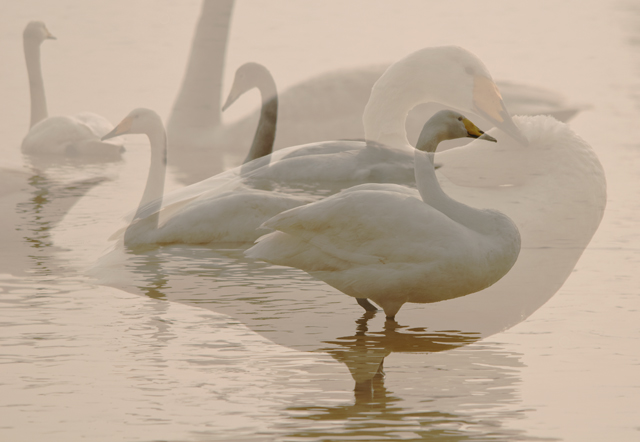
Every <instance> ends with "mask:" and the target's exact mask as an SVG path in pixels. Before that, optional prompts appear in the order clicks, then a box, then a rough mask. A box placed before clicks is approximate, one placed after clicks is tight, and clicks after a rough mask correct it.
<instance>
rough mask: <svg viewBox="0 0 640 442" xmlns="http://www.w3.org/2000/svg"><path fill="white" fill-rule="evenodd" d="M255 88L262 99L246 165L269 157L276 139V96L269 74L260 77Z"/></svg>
mask: <svg viewBox="0 0 640 442" xmlns="http://www.w3.org/2000/svg"><path fill="white" fill-rule="evenodd" d="M256 87H257V88H258V90H259V91H260V96H261V97H262V108H261V110H260V121H259V122H258V128H257V129H256V134H255V136H254V137H253V143H252V144H251V150H249V154H248V155H247V157H246V158H245V160H244V162H245V163H248V162H249V161H251V160H255V159H256V158H260V157H263V156H265V155H269V154H270V153H271V152H273V143H274V141H275V139H276V124H277V120H278V94H277V92H276V84H275V82H274V81H273V77H271V75H270V74H267V75H265V76H260V77H259V80H258V81H257V84H256Z"/></svg>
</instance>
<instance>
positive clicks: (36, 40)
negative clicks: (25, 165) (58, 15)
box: [21, 21, 124, 158]
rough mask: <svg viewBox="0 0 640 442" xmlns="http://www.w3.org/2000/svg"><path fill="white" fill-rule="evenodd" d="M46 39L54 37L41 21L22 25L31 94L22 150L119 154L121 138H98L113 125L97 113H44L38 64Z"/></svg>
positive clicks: (95, 154) (101, 155)
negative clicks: (26, 129)
mask: <svg viewBox="0 0 640 442" xmlns="http://www.w3.org/2000/svg"><path fill="white" fill-rule="evenodd" d="M47 39H55V37H54V36H53V35H51V33H49V31H48V30H47V28H46V26H45V25H44V23H42V22H41V21H32V22H29V24H27V26H26V28H25V29H24V33H23V41H24V55H25V60H26V63H27V73H28V75H29V92H30V95H31V124H30V129H29V132H28V133H27V135H26V136H25V137H24V139H23V140H22V147H21V148H22V152H24V153H26V154H52V155H66V156H88V157H91V156H96V157H117V158H119V157H120V154H121V153H122V151H123V150H124V148H123V147H122V142H121V141H120V142H112V143H104V142H102V141H101V140H100V137H102V136H103V135H106V134H107V133H108V132H109V131H111V130H112V129H113V125H112V124H111V123H110V122H109V121H107V120H106V119H105V118H103V117H101V116H100V115H96V114H94V113H91V112H83V113H80V114H77V115H73V116H53V117H47V115H48V113H47V102H46V98H45V93H44V81H43V79H42V71H41V67H40V45H41V44H42V42H43V41H44V40H47ZM114 141H115V140H114Z"/></svg>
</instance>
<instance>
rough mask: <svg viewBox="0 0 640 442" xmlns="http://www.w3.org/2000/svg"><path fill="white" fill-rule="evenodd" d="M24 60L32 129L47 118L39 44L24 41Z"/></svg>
mask: <svg viewBox="0 0 640 442" xmlns="http://www.w3.org/2000/svg"><path fill="white" fill-rule="evenodd" d="M24 58H25V61H26V63H27V75H28V76H29V95H30V97H31V122H30V124H29V127H33V126H34V125H35V124H37V123H38V122H40V121H42V120H44V119H45V118H47V116H48V113H47V99H46V97H45V95H44V81H43V79H42V68H41V66H40V44H39V43H38V42H35V41H33V40H25V41H24Z"/></svg>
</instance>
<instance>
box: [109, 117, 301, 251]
mask: <svg viewBox="0 0 640 442" xmlns="http://www.w3.org/2000/svg"><path fill="white" fill-rule="evenodd" d="M124 134H145V135H147V137H148V138H149V143H150V146H151V161H150V168H149V175H148V178H147V183H146V186H145V189H144V193H143V195H142V199H141V201H140V204H139V206H138V209H137V211H136V213H135V215H134V218H133V221H132V222H131V224H130V225H129V226H128V227H127V229H126V230H125V232H124V244H125V245H126V246H127V247H131V248H132V247H137V246H141V245H150V244H172V243H185V244H207V243H211V242H250V241H254V240H255V239H256V238H257V237H258V236H260V235H261V232H262V233H265V232H266V231H265V230H262V229H260V224H261V223H262V222H263V221H264V220H265V219H268V218H270V217H271V216H274V215H276V214H278V213H280V212H282V211H284V210H288V209H290V208H292V207H296V206H299V205H302V204H306V203H308V202H310V201H311V199H310V198H306V197H303V196H295V195H287V194H283V193H279V192H272V191H267V190H261V189H247V188H243V189H242V191H240V190H237V189H232V190H229V191H225V192H220V191H218V190H219V188H215V189H214V190H213V191H209V192H203V193H201V194H199V195H198V196H197V197H195V198H192V199H189V200H187V201H184V202H182V203H181V204H177V205H175V206H174V207H172V210H170V211H169V212H171V213H170V214H168V213H167V212H168V211H167V210H165V211H163V212H162V215H163V216H166V218H167V219H166V220H162V222H161V216H160V215H161V214H160V212H159V210H160V208H161V207H162V199H163V189H164V181H165V173H166V163H167V136H166V132H165V128H164V125H163V124H162V120H161V119H160V116H159V115H158V114H157V113H156V112H154V111H152V110H150V109H144V108H138V109H134V110H133V111H131V112H130V113H129V115H127V116H126V117H125V118H124V119H123V120H122V121H121V122H120V123H119V124H118V125H117V126H116V127H115V128H114V129H113V130H112V131H111V132H109V133H108V134H106V135H105V136H104V137H103V138H102V139H103V140H106V139H109V138H112V137H116V136H119V135H124Z"/></svg>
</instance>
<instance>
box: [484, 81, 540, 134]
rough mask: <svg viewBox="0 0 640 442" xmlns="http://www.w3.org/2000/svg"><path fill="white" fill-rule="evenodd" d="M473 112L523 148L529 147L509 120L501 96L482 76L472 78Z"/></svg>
mask: <svg viewBox="0 0 640 442" xmlns="http://www.w3.org/2000/svg"><path fill="white" fill-rule="evenodd" d="M473 110H474V112H476V113H477V114H478V115H480V116H481V117H483V118H486V119H487V120H489V121H490V122H491V123H493V124H494V125H495V126H496V127H497V128H498V129H500V130H502V131H504V132H506V133H507V135H509V136H511V137H512V138H514V139H515V140H516V141H518V142H519V143H520V144H522V145H523V146H528V145H529V140H527V138H526V137H525V136H524V135H523V134H522V132H520V129H518V127H517V126H516V125H515V123H514V122H513V120H512V119H511V116H510V115H509V112H507V109H506V107H505V106H504V103H503V102H502V95H500V91H499V90H498V87H497V86H496V84H495V83H494V82H493V80H491V79H490V78H487V77H482V76H476V77H475V78H474V83H473ZM483 139H486V138H483Z"/></svg>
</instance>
